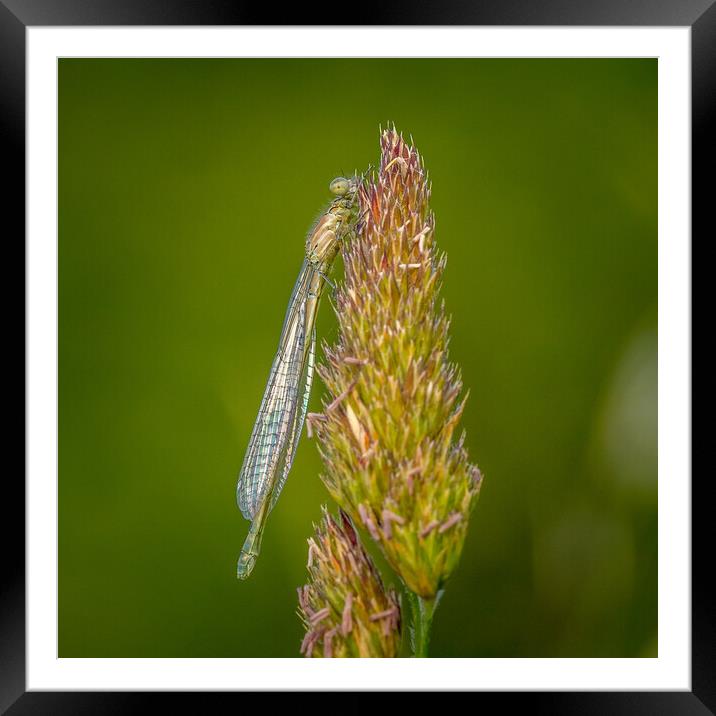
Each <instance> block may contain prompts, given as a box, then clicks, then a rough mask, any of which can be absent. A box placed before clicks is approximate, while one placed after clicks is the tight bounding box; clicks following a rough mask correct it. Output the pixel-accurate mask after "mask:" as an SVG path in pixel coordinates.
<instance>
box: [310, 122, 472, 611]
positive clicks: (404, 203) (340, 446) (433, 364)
mask: <svg viewBox="0 0 716 716" xmlns="http://www.w3.org/2000/svg"><path fill="white" fill-rule="evenodd" d="M429 200H430V184H429V182H428V178H427V175H426V172H425V169H424V167H423V161H422V159H421V157H420V155H419V154H418V152H417V150H416V149H415V147H413V146H412V145H411V144H408V143H406V142H405V141H404V139H403V138H402V136H400V135H399V134H398V133H397V132H396V130H395V129H394V128H391V129H387V130H385V131H383V132H382V135H381V161H380V167H379V171H378V172H377V176H376V177H375V178H374V179H373V180H372V181H371V180H365V181H364V182H363V183H362V185H361V187H360V189H359V204H360V206H359V211H360V214H359V221H358V226H357V236H356V238H355V240H354V241H352V242H351V243H350V244H348V245H346V246H344V252H343V255H344V263H345V282H344V283H343V285H342V286H341V287H340V288H339V289H338V291H337V293H336V298H335V302H336V314H337V316H338V324H339V338H338V341H337V343H336V344H335V345H334V346H330V347H329V346H325V347H324V354H325V357H326V363H325V364H324V365H322V366H319V368H318V370H319V374H320V375H321V378H322V379H323V381H324V383H325V384H326V386H327V388H328V391H329V398H328V399H327V401H326V402H325V403H324V410H323V413H321V414H318V415H315V414H314V415H312V420H311V427H312V429H313V431H315V432H316V434H317V436H318V439H319V446H320V450H321V453H322V456H323V460H324V463H325V472H324V474H323V476H322V479H323V481H324V483H325V485H326V486H327V488H328V490H329V492H330V494H331V496H332V497H333V498H334V499H335V500H336V502H337V503H338V504H339V505H340V507H341V508H342V509H343V510H345V511H346V512H347V513H348V514H349V515H350V517H351V519H352V520H353V521H354V522H355V523H356V524H358V525H360V526H362V527H363V528H365V530H367V532H368V533H369V534H370V535H371V537H372V538H373V539H374V540H375V541H376V542H377V543H378V544H379V545H380V548H381V550H382V552H383V554H384V555H385V557H386V559H387V560H388V562H389V563H390V565H391V566H392V567H393V569H394V570H395V571H396V572H397V573H398V574H399V575H400V577H401V578H402V580H403V582H404V583H405V585H406V587H407V588H408V589H409V590H411V591H412V592H414V593H415V594H416V595H418V596H419V597H420V598H421V599H423V600H428V601H431V602H433V603H434V600H435V598H436V596H437V595H438V593H439V592H440V590H441V589H442V587H443V585H444V584H445V581H446V580H447V578H448V577H449V576H450V574H451V573H452V571H453V570H454V569H455V566H456V565H457V563H458V560H459V558H460V553H461V551H462V547H463V543H464V540H465V535H466V532H467V525H468V517H469V515H470V512H471V510H472V508H473V507H474V505H475V502H476V499H477V496H478V494H479V491H480V486H481V482H482V476H481V474H480V471H479V470H478V468H477V467H476V466H474V465H471V464H470V463H469V461H468V456H467V453H466V450H465V449H464V447H463V438H464V435H463V436H461V437H459V438H456V431H457V427H458V423H459V421H460V417H461V415H462V412H463V409H464V407H465V399H466V396H464V397H461V392H462V383H461V379H460V374H459V371H458V369H457V367H456V366H455V365H454V364H453V363H451V362H450V361H449V359H448V329H449V319H448V317H447V316H446V314H445V310H444V306H443V303H442V301H440V299H439V288H440V281H441V277H442V274H443V270H444V268H445V261H446V259H445V255H444V254H443V253H441V252H438V251H437V249H436V248H435V242H434V228H435V220H434V217H433V214H432V213H431V211H430V207H429Z"/></svg>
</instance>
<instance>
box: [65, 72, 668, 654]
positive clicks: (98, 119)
mask: <svg viewBox="0 0 716 716" xmlns="http://www.w3.org/2000/svg"><path fill="white" fill-rule="evenodd" d="M387 121H394V122H395V123H396V125H397V127H398V129H399V130H401V131H403V132H404V133H405V134H406V135H408V134H412V136H413V137H414V139H415V142H416V144H417V146H418V148H419V150H420V151H421V152H422V154H423V156H424V158H425V162H426V166H427V168H428V170H429V172H430V175H431V178H432V181H433V208H434V211H435V214H436V218H437V234H436V236H437V240H438V242H439V244H440V246H441V247H442V248H443V249H444V250H445V251H446V252H447V254H448V267H447V271H446V273H445V280H444V289H443V295H444V297H445V300H446V304H447V308H448V311H449V312H450V313H451V314H452V316H453V322H452V341H451V351H452V358H453V359H454V360H455V361H457V362H458V363H459V364H460V366H461V367H462V371H463V377H464V381H465V385H466V387H469V388H470V390H471V395H470V400H469V403H468V407H467V410H466V413H465V417H464V427H465V428H466V430H467V446H468V448H469V450H470V453H471V455H472V457H473V459H475V460H476V461H477V462H478V463H479V465H480V467H481V468H482V470H483V472H484V474H485V483H484V488H483V491H482V496H481V498H480V502H479V504H478V506H477V509H476V511H475V513H474V517H473V520H472V523H471V527H470V531H469V536H468V540H467V542H466V545H465V551H464V553H463V558H462V561H461V564H460V567H459V569H458V571H457V572H456V573H455V575H454V576H453V578H452V580H451V582H450V584H449V586H448V589H447V591H446V594H445V598H444V601H443V603H442V605H441V606H440V609H439V611H438V613H437V615H436V618H435V622H434V633H433V639H432V654H433V655H434V656H485V657H491V656H506V657H509V656H527V657H534V656H645V655H646V656H653V655H655V654H656V652H657V635H656V616H657V583H656V575H657V552H656V550H657V532H656V529H657V520H656V504H657V503H656V310H657V63H656V60H648V59H645V60H633V59H628V60H482V59H466V60H452V59H451V60H445V59H441V60H384V59H376V60H366V59H361V60H271V59H267V60H253V59H249V60H247V59H231V60H92V59H63V60H61V61H60V63H59V436H60V443H59V460H60V469H59V500H60V501H59V569H60V573H59V655H60V656H62V657H99V656H107V657H109V656H120V657H192V656H193V657H230V656H297V655H298V646H299V644H300V641H301V636H302V628H301V625H300V623H299V620H298V618H297V617H296V614H295V609H296V593H295V589H296V587H297V586H298V585H300V584H302V583H303V582H304V580H305V574H306V573H305V561H306V544H305V539H306V537H308V536H309V535H310V534H311V523H312V521H313V520H317V519H318V517H319V514H320V510H319V505H320V504H321V503H322V502H325V501H326V500H327V494H326V492H325V489H324V488H323V486H322V484H321V482H320V480H319V477H318V475H319V473H320V470H321V464H320V460H319V457H318V454H317V450H316V447H315V444H314V443H313V442H312V441H309V440H307V439H306V438H305V436H304V438H303V439H302V441H301V445H300V448H299V451H298V455H297V457H296V461H295V464H294V467H293V470H292V473H291V476H290V479H289V480H288V483H287V485H286V488H285V490H284V492H283V494H282V497H281V499H280V500H279V503H278V505H277V507H276V509H275V510H274V512H273V513H272V516H271V518H270V520H269V524H268V529H267V531H266V535H265V538H264V545H263V550H262V555H261V558H260V560H259V562H258V564H257V567H256V569H255V572H254V574H253V575H252V576H251V578H250V579H249V580H248V581H246V582H238V581H237V580H236V577H235V568H236V558H237V557H238V554H239V549H240V546H241V544H242V542H243V540H244V537H245V535H246V531H247V528H248V523H247V522H245V521H244V520H243V518H242V517H241V515H240V513H239V511H238V509H237V507H236V504H235V492H234V491H235V482H236V477H237V473H238V469H239V467H240V465H241V461H242V458H243V452H244V449H245V447H246V443H247V441H248V437H249V433H250V431H251V426H252V424H253V420H254V418H255V414H256V411H257V408H258V404H259V401H260V398H261V394H262V392H263V388H264V382H265V379H266V377H267V373H268V370H269V366H270V364H271V360H272V357H273V352H274V350H275V347H276V341H277V339H278V334H279V331H280V327H281V322H282V319H283V313H284V310H285V305H286V302H287V300H288V297H289V294H290V291H291V288H292V286H293V282H294V279H295V276H296V273H297V271H298V269H299V266H300V263H301V260H302V251H303V239H304V236H305V232H306V230H307V228H308V227H309V226H310V224H311V222H312V220H313V219H314V218H315V216H316V215H317V214H318V212H319V211H320V209H321V207H322V205H323V204H324V203H325V202H327V201H328V200H329V199H330V196H329V194H328V191H327V186H328V182H329V181H330V180H331V178H332V177H333V176H335V175H337V174H341V173H345V172H350V171H352V170H353V169H354V168H357V169H359V170H360V169H364V168H365V167H366V166H367V165H368V164H370V163H372V164H375V163H377V161H378V125H379V123H382V124H383V125H384V126H385V124H386V122H387ZM341 270H342V269H341V267H340V266H338V269H337V270H336V271H335V273H334V276H335V277H340V274H341ZM318 330H319V335H320V336H322V337H324V338H326V339H328V340H329V341H330V340H332V339H334V338H335V336H336V324H335V319H334V317H333V315H332V312H331V308H330V305H329V303H328V302H327V301H326V302H324V304H323V309H322V311H321V315H320V317H319V325H318ZM322 391H323V388H322V385H321V384H320V382H319V381H317V382H316V385H315V387H314V394H313V397H312V409H317V408H318V407H319V405H320V404H319V398H320V396H321V393H322ZM388 579H389V581H390V579H392V578H391V577H390V576H389V577H388Z"/></svg>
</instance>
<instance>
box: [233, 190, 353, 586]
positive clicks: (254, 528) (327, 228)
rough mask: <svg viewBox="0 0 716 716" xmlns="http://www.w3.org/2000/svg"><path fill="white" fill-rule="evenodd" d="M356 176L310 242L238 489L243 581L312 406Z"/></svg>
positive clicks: (340, 192) (239, 570)
mask: <svg viewBox="0 0 716 716" xmlns="http://www.w3.org/2000/svg"><path fill="white" fill-rule="evenodd" d="M358 181H359V180H358V179H357V177H353V178H350V179H344V178H343V177H338V178H337V179H334V180H333V181H332V182H331V185H330V189H331V192H333V194H335V195H336V198H335V199H334V200H333V201H332V202H331V204H330V206H329V207H328V209H327V210H326V211H325V213H324V214H323V215H322V216H321V217H320V219H319V220H318V221H317V223H316V225H315V227H314V228H313V229H312V230H311V232H310V233H309V235H308V239H307V240H306V258H305V259H304V261H303V266H302V267H301V272H300V273H299V274H298V279H297V281H296V285H295V286H294V288H293V293H292V294H291V300H290V301H289V303H288V309H287V310H286V317H285V318H284V321H283V328H282V329H281V338H280V340H279V344H278V351H277V352H276V357H275V358H274V361H273V365H272V366H271V373H270V374H269V379H268V383H267V384H266V389H265V391H264V396H263V399H262V400H261V407H260V408H259V414H258V417H257V418H256V422H255V423H254V429H253V431H252V433H251V439H250V440H249V446H248V448H247V450H246V455H245V456H244V463H243V465H242V467H241V472H240V474H239V482H238V484H237V486H236V501H237V502H238V505H239V508H240V509H241V513H242V514H243V516H244V517H245V518H246V519H247V520H250V521H251V528H250V529H249V534H248V537H247V538H246V541H245V542H244V546H243V547H242V548H241V556H240V557H239V562H238V566H237V576H238V577H239V579H246V577H248V576H249V574H251V570H252V569H253V568H254V564H255V562H256V558H257V557H258V554H259V550H260V549H261V536H262V534H263V530H264V525H265V524H266V518H267V517H268V514H269V512H270V511H271V509H272V508H273V506H274V505H275V504H276V500H277V499H278V496H279V494H280V493H281V489H282V488H283V486H284V484H285V482H286V477H287V476H288V472H289V470H290V469H291V463H292V462H293V458H294V456H295V454H296V446H297V444H298V439H299V436H300V434H301V429H302V428H303V421H304V418H305V417H306V409H307V408H308V398H309V395H310V391H311V381H312V379H313V363H314V357H315V349H316V328H315V322H316V313H317V311H318V302H319V300H320V298H321V293H322V292H323V287H324V283H325V282H327V281H328V278H327V274H328V272H329V271H330V269H331V266H332V264H333V261H334V259H335V257H336V254H337V253H338V250H339V248H340V244H341V241H342V240H343V239H344V238H345V237H346V235H347V234H348V233H349V232H350V231H351V230H352V227H353V225H354V222H355V217H356V204H357V202H356V200H355V199H356V191H357V188H358Z"/></svg>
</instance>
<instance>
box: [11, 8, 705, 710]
mask: <svg viewBox="0 0 716 716" xmlns="http://www.w3.org/2000/svg"><path fill="white" fill-rule="evenodd" d="M366 10H367V7H364V8H361V7H360V6H358V5H356V4H350V5H349V4H336V3H332V4H330V5H328V4H326V6H325V7H321V6H318V5H313V6H309V5H308V4H305V3H300V4H294V5H293V6H287V7H284V8H283V9H282V10H281V13H280V15H281V19H283V20H284V21H285V24H289V25H290V24H295V25H322V24H331V25H335V24H339V22H340V21H343V22H345V23H346V24H354V25H356V24H358V25H364V24H370V25H390V24H399V25H530V26H535V25H547V26H549V25H560V26H564V25H580V26H589V25H592V26H620V25H629V26H651V27H654V26H688V27H690V28H691V33H692V43H691V51H692V55H691V60H692V65H691V67H692V234H693V236H694V237H695V236H697V235H701V237H702V238H701V243H702V244H706V242H708V241H709V240H711V241H713V239H712V236H713V229H711V230H710V231H709V230H708V229H707V220H708V219H707V214H708V211H709V210H710V208H711V207H710V204H711V203H713V199H712V197H711V194H712V190H711V186H710V182H709V179H710V178H711V177H709V174H710V175H713V167H714V166H716V141H714V138H713V135H712V133H711V131H710V130H711V129H712V127H713V121H712V120H713V116H714V112H715V110H716V0H671V1H669V0H599V1H597V0H591V1H590V0H541V2H535V0H489V1H488V0H483V1H481V2H475V1H473V2H469V1H468V0H448V1H445V0H443V1H442V2H440V3H433V4H428V3H422V4H421V3H418V2H411V3H408V2H395V3H391V4H387V3H382V4H380V5H377V4H376V5H371V6H370V11H369V12H366ZM276 15H277V12H276V8H275V7H269V6H266V5H261V4H260V3H259V4H256V3H246V2H242V1H239V0H211V1H210V0H205V1H203V2H199V1H197V0H94V1H92V2H84V1H82V0H0V157H2V164H3V167H4V174H5V178H6V183H5V189H4V191H3V194H4V199H5V201H4V202H3V206H4V212H3V213H4V215H5V220H6V223H8V220H9V228H8V230H7V232H6V233H5V242H4V247H5V249H6V251H7V249H8V248H10V247H11V246H14V247H18V248H19V247H24V241H23V240H22V239H21V237H22V236H24V231H25V38H26V35H25V31H26V28H27V27H32V26H73V25H265V24H273V23H271V22H269V21H270V20H271V19H273V18H274V17H275V16H276ZM707 177H708V178H707ZM707 232H708V233H707ZM695 246H696V242H695V241H693V240H692V255H693V247H695ZM19 250H20V251H21V252H22V258H20V262H19V263H12V262H10V261H9V260H6V264H5V265H6V267H7V270H6V277H9V276H11V275H12V273H14V272H15V271H19V266H20V263H23V264H24V248H19ZM6 305H10V304H9V302H8V304H6ZM6 345H9V341H7V342H6ZM8 414H9V413H8ZM23 414H24V413H23ZM4 477H5V480H4V489H3V498H4V499H3V500H2V503H0V504H3V505H4V507H5V509H4V511H3V518H2V521H1V524H2V530H3V536H4V537H5V539H4V540H3V541H2V545H3V549H2V552H1V554H2V568H1V569H0V575H1V576H0V585H1V590H0V713H6V712H7V713H8V714H12V715H13V716H17V715H19V714H30V713H32V714H35V713H52V714H64V713H68V714H69V713H72V714H85V713H87V714H89V713H93V714H94V713H124V712H125V711H127V712H128V711H132V712H134V711H136V710H137V709H138V708H144V707H145V706H146V707H147V708H156V707H166V706H167V704H166V703H165V701H166V699H169V698H176V697H177V694H170V693H163V694H159V693H146V692H145V693H128V692H121V693H110V692H84V693H80V692H55V693H53V692H26V687H25V658H26V651H25V596H26V595H25V550H24V540H23V538H22V536H21V535H24V529H23V528H24V507H23V506H24V504H25V487H24V480H23V479H22V478H21V477H20V475H19V474H18V473H16V472H15V471H11V470H6V473H5V476H4ZM675 479H688V476H687V475H680V476H675ZM711 479H712V478H711V476H710V475H705V474H699V473H697V472H694V474H693V476H692V550H693V551H692V642H691V643H692V655H691V656H692V661H691V668H692V690H691V691H690V692H688V691H683V692H666V691H664V692H646V693H644V692H631V691H630V692H596V693H577V692H565V693H563V692H560V693H548V692H538V693H502V694H489V693H484V692H483V693H478V694H473V695H472V696H471V698H472V699H475V698H476V699H478V700H479V703H483V702H484V699H487V698H500V699H507V701H506V702H503V703H504V704H505V705H510V706H514V707H517V708H525V709H529V712H531V713H550V714H562V713H583V714H604V713H610V714H626V713H629V714H635V713H649V714H708V713H712V714H714V713H716V619H715V618H714V617H715V614H716V606H715V605H716V598H715V596H714V594H713V591H712V590H710V589H709V582H710V580H709V578H708V575H709V572H710V570H711V568H712V562H713V557H712V554H711V545H712V544H713V542H714V537H715V536H716V530H715V529H714V526H713V520H712V518H711V517H710V515H708V514H707V510H710V502H709V500H708V499H707V493H708V484H709V482H710V480H711ZM12 517H14V518H15V519H14V520H13V519H12ZM178 696H179V697H180V698H181V699H182V702H183V705H185V706H188V707H189V708H192V706H194V707H198V708H199V709H200V710H201V711H202V712H204V711H206V710H208V709H212V710H213V709H214V708H215V706H214V703H215V699H217V700H218V699H219V698H223V699H236V698H243V697H241V696H240V695H237V694H211V693H201V694H186V693H184V694H179V695H178ZM160 699H161V701H160ZM234 703H236V702H234ZM361 703H364V701H363V697H362V696H358V697H357V699H356V700H351V705H352V706H353V707H354V709H355V708H357V707H358V705H359V704H361Z"/></svg>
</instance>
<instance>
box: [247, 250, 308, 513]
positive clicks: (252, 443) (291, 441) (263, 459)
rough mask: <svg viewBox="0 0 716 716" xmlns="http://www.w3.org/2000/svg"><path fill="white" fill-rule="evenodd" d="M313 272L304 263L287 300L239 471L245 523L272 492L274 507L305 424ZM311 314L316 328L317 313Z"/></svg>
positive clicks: (306, 263)
mask: <svg viewBox="0 0 716 716" xmlns="http://www.w3.org/2000/svg"><path fill="white" fill-rule="evenodd" d="M314 273H315V272H314V269H313V267H312V266H311V265H310V264H309V263H308V262H304V264H303V268H302V269H301V273H300V274H299V276H298V280H297V281H296V285H295V286H294V289H293V293H292V295H291V300H290V301H289V305H288V309H287V311H286V317H285V319H284V323H283V329H282V331H281V339H280V341H279V347H278V351H277V353H276V357H275V358H274V362H273V365H272V366H271V373H270V374H269V379H268V382H267V384H266V389H265V391H264V395H263V399H262V401H261V407H260V408H259V414H258V416H257V418H256V422H255V423H254V428H253V431H252V433H251V438H250V440H249V446H248V449H247V451H246V455H245V456H244V462H243V465H242V467H241V472H240V473H239V480H238V484H237V487H236V499H237V502H238V505H239V508H240V509H241V513H242V514H243V516H244V517H245V518H246V519H247V520H252V519H253V518H254V516H255V515H256V513H257V512H258V510H259V508H260V507H261V505H262V503H263V501H264V500H265V499H266V497H267V495H268V494H269V493H273V494H272V498H271V507H273V504H274V503H275V501H276V498H277V497H278V492H279V491H280V488H281V487H282V486H283V484H284V483H285V481H286V476H287V474H288V471H289V469H290V467H291V463H292V461H293V456H294V454H295V448H296V443H297V441H298V436H299V434H300V431H301V427H302V426H303V420H304V418H305V410H306V409H305V405H306V404H307V394H308V391H309V390H310V384H311V380H312V378H313V341H314V340H315V336H314V330H313V325H310V326H308V325H306V319H307V314H306V299H307V296H308V287H309V286H310V283H311V279H312V277H313V275H314ZM310 315H311V319H310V321H311V324H312V323H313V317H314V316H315V312H311V314H310ZM307 338H308V340H310V341H311V346H309V347H308V348H309V350H306V348H307V346H306V340H307ZM279 484H280V486H279ZM277 487H278V490H277V489H276V488H277Z"/></svg>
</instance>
